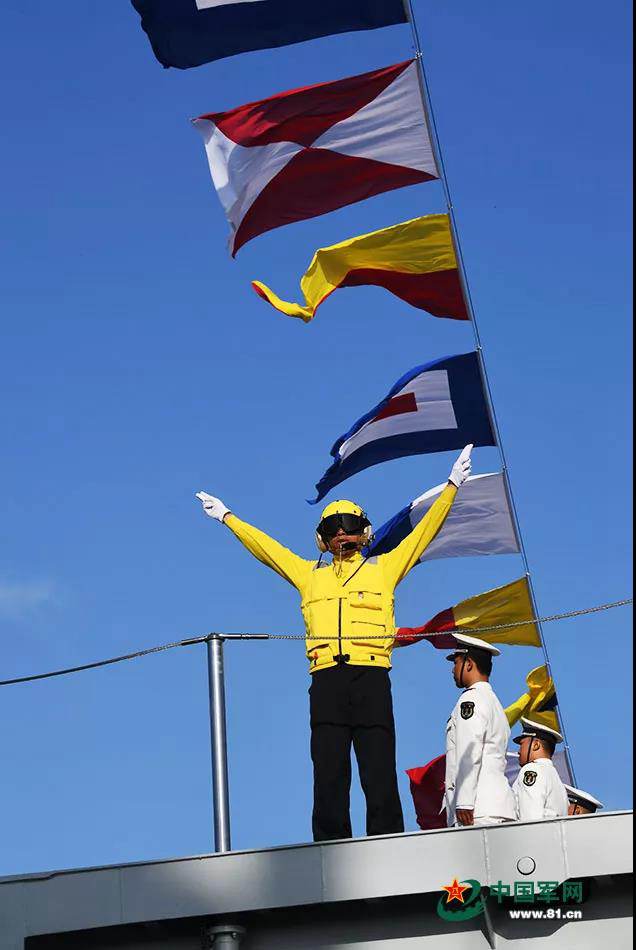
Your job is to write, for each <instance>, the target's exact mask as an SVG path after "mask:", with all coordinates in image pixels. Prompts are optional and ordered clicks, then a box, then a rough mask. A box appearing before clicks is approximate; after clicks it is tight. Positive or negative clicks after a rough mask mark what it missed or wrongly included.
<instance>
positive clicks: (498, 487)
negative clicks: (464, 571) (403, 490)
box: [365, 473, 520, 561]
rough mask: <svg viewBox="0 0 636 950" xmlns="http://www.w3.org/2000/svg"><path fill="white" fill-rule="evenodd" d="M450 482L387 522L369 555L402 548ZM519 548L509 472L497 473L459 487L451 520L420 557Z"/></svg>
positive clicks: (516, 550)
mask: <svg viewBox="0 0 636 950" xmlns="http://www.w3.org/2000/svg"><path fill="white" fill-rule="evenodd" d="M446 484H447V483H446ZM446 484H444V485H438V486H437V488H431V489H430V491H427V492H425V493H424V494H423V495H420V497H419V498H416V499H415V501H412V502H411V504H410V505H408V506H407V507H406V508H403V509H402V511H400V512H398V513H397V515H395V516H394V517H393V518H391V520H390V521H387V522H386V523H385V524H383V525H382V527H381V528H380V529H379V530H378V531H377V532H376V535H375V538H374V539H373V541H372V542H371V544H370V546H369V547H368V548H367V550H366V551H365V554H367V555H369V556H374V555H377V554H386V553H387V551H392V550H393V548H396V547H397V546H398V544H399V543H400V541H402V540H403V539H404V538H406V536H407V535H409V534H410V533H411V531H412V530H413V528H414V527H415V526H416V525H417V524H418V523H419V522H420V521H421V519H422V518H423V517H424V515H425V514H426V513H427V511H429V509H430V508H431V506H432V505H433V503H434V502H435V501H436V500H437V499H438V498H439V496H440V495H441V493H442V492H443V491H444V489H445V488H446ZM519 550H520V548H519V540H518V538H517V533H516V531H515V525H514V520H513V517H512V511H511V509H510V501H509V499H508V492H507V491H506V485H505V482H504V476H503V475H502V474H496V473H495V474H491V475H473V476H472V478H469V479H468V481H466V482H465V483H464V484H463V485H462V487H461V488H460V490H459V491H458V492H457V497H456V498H455V501H454V502H453V506H452V508H451V510H450V512H449V514H448V517H447V518H446V521H445V522H444V524H443V525H442V527H441V529H440V531H439V533H438V535H437V537H436V538H435V539H434V540H433V541H431V543H430V544H429V546H428V547H427V549H426V551H425V552H424V554H423V555H422V557H421V558H420V561H434V560H436V559H437V558H442V557H473V556H476V555H482V554H518V553H519Z"/></svg>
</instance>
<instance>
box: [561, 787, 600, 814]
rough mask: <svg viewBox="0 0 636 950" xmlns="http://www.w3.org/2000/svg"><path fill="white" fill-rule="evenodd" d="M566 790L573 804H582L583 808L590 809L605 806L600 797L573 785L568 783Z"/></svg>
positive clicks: (593, 809) (594, 809)
mask: <svg viewBox="0 0 636 950" xmlns="http://www.w3.org/2000/svg"><path fill="white" fill-rule="evenodd" d="M565 790H566V792H567V793H568V801H569V802H570V804H572V805H582V807H583V808H589V810H590V811H596V810H597V808H603V802H599V800H598V798H594V796H593V795H590V793H589V792H584V791H583V790H582V789H580V788H574V786H572V785H566V786H565Z"/></svg>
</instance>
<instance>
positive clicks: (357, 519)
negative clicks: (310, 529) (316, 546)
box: [318, 514, 370, 540]
mask: <svg viewBox="0 0 636 950" xmlns="http://www.w3.org/2000/svg"><path fill="white" fill-rule="evenodd" d="M369 524H370V522H369V520H368V519H367V518H365V517H364V515H348V514H342V515H328V516H327V517H326V518H323V519H322V521H321V522H320V524H319V525H318V534H319V535H320V537H321V538H323V539H324V540H329V538H335V536H336V535H337V534H338V532H339V531H340V529H341V528H342V530H343V531H344V533H345V534H362V532H363V531H364V529H365V528H368V527H369Z"/></svg>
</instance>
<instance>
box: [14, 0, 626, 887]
mask: <svg viewBox="0 0 636 950" xmlns="http://www.w3.org/2000/svg"><path fill="white" fill-rule="evenodd" d="M415 7H416V10H417V13H418V16H419V24H420V30H421V34H422V40H423V45H424V48H425V57H426V64H427V68H428V72H429V78H430V83H431V88H432V93H433V99H434V104H435V108H436V112H437V118H438V125H439V131H440V135H441V140H442V145H443V149H444V154H445V158H446V164H447V168H448V174H449V177H450V181H451V185H452V188H453V192H454V197H455V204H456V208H457V215H458V220H459V225H460V229H461V235H462V241H463V245H464V252H465V257H466V264H467V269H468V274H469V279H470V283H471V287H472V291H473V295H474V299H475V304H476V309H477V313H478V317H479V321H480V328H481V332H482V336H483V342H484V346H485V351H486V358H487V363H488V367H489V371H490V375H491V379H492V385H493V391H494V397H495V403H496V408H497V411H498V414H499V418H500V423H501V428H502V432H503V438H504V443H505V446H506V449H507V452H508V455H509V461H510V466H511V473H512V484H513V489H514V493H515V497H516V500H517V503H518V507H519V514H520V519H521V525H522V528H523V532H524V536H525V539H526V543H527V548H528V554H529V558H530V563H531V567H532V570H533V575H534V579H535V584H536V589H537V595H538V600H539V606H540V609H541V611H542V612H543V613H546V614H551V613H555V612H558V611H561V610H569V609H573V608H579V607H586V606H590V605H594V604H597V603H602V602H604V601H610V600H616V599H619V598H622V597H624V596H628V595H629V594H630V591H631V560H630V558H631V553H630V534H629V525H630V523H631V514H630V499H631V471H632V469H631V445H630V441H629V440H630V436H629V432H630V421H631V420H630V417H629V412H630V404H631V398H630V371H631V367H630V356H629V354H630V350H631V340H630V329H629V328H630V323H629V306H628V303H629V301H628V296H629V267H630V258H631V252H630V246H629V234H630V219H629V207H630V203H631V198H630V191H629V189H630V184H629V171H630V169H629V161H630V155H629V142H630V139H631V134H630V125H629V122H630V119H629V115H630V103H629V101H628V92H627V89H628V78H629V61H630V54H631V50H630V46H629V39H628V38H629V36H630V35H631V29H630V26H631V23H630V14H629V7H628V4H627V3H625V2H623V0H609V2H608V3H605V4H604V5H603V6H602V8H599V7H598V5H597V4H592V3H591V2H587V0H586V2H583V3H581V2H576V3H575V2H574V0H562V2H560V3H558V4H554V3H549V2H547V0H538V2H536V3H534V4H531V5H528V4H525V5H522V4H511V3H504V2H503V0H493V2H491V3H489V4H486V5H484V4H481V5H479V6H476V5H475V4H474V3H472V2H469V0H457V2H455V3H454V4H447V3H424V2H423V0H419V2H418V0H416V3H415ZM3 27H4V29H3V33H4V36H5V42H4V44H3V45H4V50H3V56H2V66H1V70H2V88H3V90H4V93H5V96H4V105H3V126H4V146H3V154H2V164H3V179H4V184H5V187H4V189H3V192H4V194H3V196H2V199H0V200H1V202H2V205H1V209H2V222H3V224H2V230H1V232H0V234H1V238H0V240H1V242H2V260H3V265H4V266H3V268H2V274H1V275H0V294H1V301H2V313H3V331H2V347H1V348H0V406H1V409H0V420H1V422H0V426H1V429H0V432H1V437H2V444H3V446H4V453H3V463H2V466H1V467H0V498H1V499H2V520H1V527H0V531H1V540H2V543H1V545H0V629H1V630H2V641H1V643H2V647H1V651H2V652H1V656H2V664H1V671H2V675H1V677H0V678H5V677H9V676H19V675H22V674H25V673H29V672H34V671H41V670H46V669H50V668H55V667H60V666H66V665H73V664H75V663H78V662H84V661H89V660H92V659H97V658H101V657H106V656H109V655H114V654H119V653H124V652H128V651H129V650H133V649H137V648H143V647H147V646H152V645H153V644H156V643H162V642H166V641H170V640H174V639H179V638H181V637H187V636H196V635H199V634H203V633H206V632H207V631H209V630H212V629H216V630H221V631H233V632H239V631H258V632H291V633H300V632H301V619H300V613H299V610H298V603H297V596H296V594H295V592H294V591H293V590H292V589H291V588H290V587H288V586H287V585H286V584H285V583H284V582H282V581H280V579H279V578H278V577H276V576H275V575H274V574H271V573H270V572H268V571H267V570H266V569H265V568H263V567H262V566H260V565H259V564H258V563H256V562H255V561H253V560H252V559H250V557H249V556H248V555H247V554H246V553H245V552H244V551H243V549H242V548H241V547H240V545H239V544H238V543H237V542H236V541H235V540H234V539H233V538H232V537H231V535H230V534H229V532H228V531H227V530H225V529H222V528H221V527H219V526H218V525H217V524H216V523H212V522H210V521H209V520H207V519H205V518H204V517H203V516H202V514H201V512H200V508H199V505H198V503H196V502H195V500H194V497H193V496H194V492H195V491H197V490H198V489H206V490H208V491H210V492H212V493H214V494H218V495H220V496H221V498H223V499H224V500H225V501H226V503H227V504H228V505H230V506H231V507H233V508H234V510H235V511H236V513H237V514H239V515H240V516H242V517H244V518H246V519H247V520H251V521H253V522H254V523H255V524H257V525H259V526H260V527H262V528H263V529H264V530H267V531H269V532H271V533H273V534H275V535H276V536H277V537H278V538H279V539H280V540H282V541H283V542H285V543H287V544H288V545H289V546H291V547H293V548H294V549H295V550H297V551H298V552H299V553H301V554H303V555H305V556H308V557H310V556H312V552H313V529H314V526H315V522H316V509H314V508H310V507H309V506H308V505H307V504H306V503H305V501H304V499H305V498H307V497H309V496H310V493H311V490H312V487H313V485H314V483H315V482H316V481H317V479H318V478H319V477H320V475H321V474H322V473H323V471H324V469H325V468H326V467H327V464H328V462H329V456H328V452H329V448H330V446H331V444H332V442H333V440H334V439H335V437H336V436H338V435H339V434H340V433H342V432H343V431H344V430H345V429H346V428H348V426H349V425H350V424H351V422H352V421H353V420H354V419H356V418H357V417H358V416H359V415H361V414H362V413H363V412H364V411H366V410H367V409H368V408H369V407H370V406H371V405H373V404H374V403H375V402H377V401H378V399H379V398H380V397H381V396H382V395H383V394H384V393H385V392H386V391H387V389H388V388H389V387H390V385H392V383H393V382H394V381H395V380H396V379H397V378H398V377H399V376H400V375H402V374H403V373H404V372H405V371H406V370H408V369H409V368H410V367H412V366H414V365H416V364H417V363H422V362H426V361H429V360H431V359H435V358H437V357H440V356H444V355H447V354H452V353H459V352H465V351H467V350H468V349H470V348H471V347H472V345H473V341H472V334H471V329H470V327H468V326H463V325H458V324H457V323H455V322H453V321H444V320H435V319H433V318H431V317H429V316H428V315H426V314H424V313H422V312H419V311H416V310H413V309H410V308H409V307H408V306H407V305H406V304H404V303H402V302H400V301H398V300H397V299H395V298H393V297H391V296H389V295H388V294H387V293H385V292H384V291H381V290H379V289H373V288H363V289H356V290H348V291H343V292H341V293H340V294H336V295H334V296H333V297H332V298H331V299H330V300H329V301H328V302H327V303H326V304H325V305H324V307H323V308H322V310H321V311H320V312H319V314H318V316H317V318H316V320H315V322H314V323H313V324H311V325H309V326H304V325H302V324H301V323H300V322H299V321H291V320H288V319H286V318H284V317H282V316H280V315H278V314H276V313H275V312H274V311H273V310H271V309H269V308H268V307H267V306H266V305H265V304H264V303H263V302H262V301H260V300H259V299H258V298H257V297H256V296H255V295H254V294H253V292H252V290H251V289H250V284H249V281H250V280H251V279H252V278H260V279H261V280H264V281H265V282H266V283H270V284H271V286H272V287H274V289H276V290H277V292H279V293H281V294H282V295H283V296H290V297H292V296H294V295H295V293H296V291H297V284H298V279H299V277H300V275H301V273H302V272H303V270H304V269H305V267H306V265H307V264H308V262H309V260H310V258H311V255H312V253H313V251H314V250H315V249H316V248H317V247H319V246H322V245H325V244H331V243H335V242H337V241H339V240H343V239H344V238H347V237H350V236H352V235H355V234H358V233H363V232H364V231H368V230H373V229H377V228H380V227H385V226H388V225H391V224H394V223H397V222H399V221H401V220H405V219H407V218H409V217H412V216H413V215H414V214H419V213H423V214H424V213H430V212H436V211H441V210H443V199H442V193H441V188H440V186H439V185H438V184H436V183H429V184H426V185H421V186H417V187H413V188H408V189H402V190H401V191H396V192H393V193H391V194H388V195H384V196H380V197H377V198H375V199H372V200H371V201H368V202H365V203H363V204H359V205H355V206H353V207H351V208H346V209H343V210H341V211H339V212H336V213H334V214H331V215H327V216H324V217H322V218H318V219H316V220H314V221H308V222H304V223H301V224H297V225H293V226H291V227H288V228H284V229H280V230H278V231H275V232H273V233H271V234H268V235H265V236H263V237H261V238H259V239H257V240H255V241H253V242H252V243H250V244H249V245H248V246H247V247H245V248H244V250H243V251H242V252H241V253H240V254H239V257H238V259H237V261H235V262H233V261H231V260H230V259H229V257H228V255H227V253H226V238H227V228H226V223H225V220H224V217H223V214H222V211H221V208H220V205H219V204H218V201H217V199H216V196H215V194H214V191H213V189H212V185H211V181H210V178H209V173H208V170H207V164H206V160H205V156H204V152H203V149H202V146H201V142H200V139H199V136H198V134H197V133H196V131H195V130H194V129H192V128H191V127H190V125H189V122H188V119H189V118H190V117H192V116H195V115H198V114H201V113H203V112H210V111H217V110H222V109H225V108H230V107H232V106H235V105H240V104H241V103H244V102H248V101H250V100H253V99H258V98H262V97H265V96H268V95H270V94H273V93H275V92H278V91H280V90H283V89H287V88H292V87H294V86H299V85H304V84H309V83H312V82H318V81H322V80H330V79H337V78H340V77H344V76H347V75H353V74H355V73H357V72H363V71H365V70H368V69H373V68H377V67H380V66H384V65H387V64H389V63H392V62H397V61H400V60H402V59H405V58H407V57H408V56H409V55H410V54H411V52H412V48H411V42H410V34H409V31H408V28H407V27H395V28H390V29H388V30H383V31H377V32H375V33H367V34H350V35H347V36H339V37H334V38H331V39H325V40H318V41H314V42H312V43H307V44H303V45H300V46H293V47H288V48H286V49H281V50H277V51H272V52H261V53H253V54H247V55H245V56H242V57H238V58H234V59H231V60H226V61H222V62H218V63H215V64H211V65H209V66H206V67H202V68H200V69H197V70H190V71H189V72H185V73H181V72H177V71H174V70H168V71H165V70H162V69H161V67H160V66H159V65H158V64H157V63H156V61H155V60H154V58H153V56H152V54H151V51H150V48H149V45H148V43H147V40H146V38H145V35H144V34H143V33H142V32H141V30H140V27H139V24H138V18H137V16H136V14H135V13H134V11H133V9H132V7H131V6H130V4H128V3H127V2H126V0H120V2H119V3H113V2H112V0H111V2H109V3H100V4H95V3H86V2H80V0H67V2H66V3H65V4H62V5H60V4H50V3H48V2H43V0H36V2H34V3H30V4H28V5H24V4H23V3H20V2H18V0H9V2H8V3H5V4H4V5H3ZM453 457H454V453H444V454H443V455H432V456H422V457H419V458H411V459H405V460H400V461H396V462H393V463H389V464H387V465H384V466H381V467H378V468H375V469H371V470H369V471H368V472H366V473H362V474H360V475H358V476H356V477H355V478H353V479H351V480H350V481H349V482H348V483H347V484H346V488H345V487H343V490H342V494H345V493H346V495H349V496H352V497H354V498H356V499H357V500H359V501H360V502H361V503H362V504H364V506H365V508H366V510H367V511H368V512H369V513H370V515H371V516H372V518H373V520H374V521H375V523H376V524H380V523H381V522H383V521H384V520H385V519H386V518H387V517H389V516H390V515H392V514H393V513H394V512H395V511H396V510H397V509H398V508H400V507H402V505H404V504H405V503H407V502H408V501H409V500H410V499H411V498H412V497H414V496H415V495H417V494H420V493H421V492H422V491H424V490H425V489H427V488H429V487H431V486H433V485H435V484H437V483H439V482H441V481H443V480H444V479H445V477H446V476H447V474H448V471H449V469H450V465H451V463H452V461H453ZM497 465H498V461H497V454H496V451H495V450H494V449H480V450H477V451H476V452H475V458H474V469H475V471H477V472H479V471H492V470H494V469H496V467H497ZM521 573H522V566H521V562H520V559H519V558H517V557H513V556H506V557H496V558H482V559H474V558H473V559H465V560H451V561H439V562H434V563H431V564H426V565H423V566H420V567H418V568H416V569H415V570H414V571H413V572H412V574H411V575H410V577H409V578H408V579H407V580H406V581H405V583H404V584H403V585H402V586H401V588H400V589H399V592H398V602H397V619H398V622H399V623H402V624H405V625H414V624H418V623H423V622H424V621H426V620H427V619H429V618H430V617H431V616H433V614H434V613H436V612H437V611H438V610H440V609H443V608H445V607H447V606H449V605H451V604H452V603H454V602H456V601H458V600H460V599H462V598H464V597H467V596H470V595H472V594H476V593H479V592H481V591H483V590H486V589H488V588H490V587H494V586H496V585H498V584H502V583H506V582H508V581H510V580H513V579H515V578H517V577H519V576H520V575H521ZM546 637H547V641H548V645H549V649H550V653H551V655H552V660H553V665H554V670H555V674H556V678H557V687H558V693H559V698H560V702H561V710H562V713H563V715H564V717H565V721H566V725H567V729H568V732H569V737H570V741H571V744H572V747H573V754H574V760H575V765H576V769H577V773H578V779H579V783H580V784H581V785H582V786H583V787H585V788H588V789H589V790H590V791H592V792H593V793H594V794H595V795H597V796H598V797H600V798H601V799H602V800H603V801H604V802H605V803H606V804H607V806H608V807H610V808H623V807H628V806H630V805H631V794H632V793H631V762H630V750H631V739H630V736H629V730H630V728H631V716H632V701H631V679H632V677H631V662H628V661H629V654H630V650H631V610H629V609H623V610H620V611H614V612H612V613H608V614H603V615H598V616H595V617H592V618H587V619H581V620H577V621H568V622H565V623H561V624H552V625H549V626H547V627H546ZM541 662H542V659H541V655H540V653H539V651H536V650H531V649H520V648H519V649H514V650H512V649H511V650H508V651H506V653H505V655H504V656H503V657H502V659H501V660H500V661H499V662H498V663H497V670H496V676H495V679H494V685H495V687H496V689H497V691H498V692H499V695H500V697H501V699H502V701H504V703H506V702H510V701H512V700H514V699H516V698H517V697H518V696H519V694H520V693H521V692H523V686H524V678H525V675H526V673H527V672H528V671H529V670H530V669H531V668H532V667H533V666H538V665H540V663H541ZM227 666H228V684H227V686H228V703H229V711H228V716H229V724H228V725H229V737H230V764H231V792H232V808H233V833H234V843H235V846H236V847H239V848H250V847H261V846H269V845H276V844H283V843H286V842H294V841H305V840H308V839H309V837H310V807H311V769H310V761H309V753H308V715H307V689H308V686H309V678H308V675H307V671H306V663H305V659H304V654H303V648H302V645H299V644H293V643H269V644H267V643H253V644H232V645H230V646H229V647H228V648H227ZM393 684H394V697H395V706H396V717H397V724H398V767H399V769H400V771H401V772H403V770H404V769H406V768H409V767H411V766H415V765H420V764H423V763H425V762H427V761H428V760H429V759H431V758H432V757H433V756H434V755H437V754H439V753H440V752H441V751H443V749H442V742H443V734H444V724H445V721H446V718H447V716H448V714H449V711H450V709H451V707H452V705H453V703H454V702H455V699H456V693H455V689H454V687H453V684H452V682H451V679H450V675H449V669H448V664H446V663H444V662H443V660H442V659H441V657H440V655H438V654H435V653H434V652H433V651H432V650H431V649H430V647H428V646H427V645H424V644H423V645H421V646H420V647H417V648H412V649H411V650H410V651H404V652H403V653H402V654H400V655H397V656H396V662H395V668H394V673H393ZM207 717H208V713H207V686H206V671H205V652H204V648H202V647H196V648H189V649H182V650H178V651H172V652H170V653H165V654H161V655H159V656H155V657H150V658H148V659H145V660H141V661H136V662H134V663H129V664H123V665H120V666H117V667H113V668H108V669H104V670H100V671H97V672H94V673H86V674H82V675H79V676H75V677H67V678H64V679H58V680H53V681H48V682H44V683H37V684H32V685H25V686H18V687H10V688H4V689H0V721H1V722H2V732H3V743H2V748H3V756H2V765H3V775H4V779H3V782H2V793H1V800H2V808H1V809H0V822H1V823H2V827H1V829H0V838H1V840H2V848H1V849H0V874H11V873H20V872H28V871H38V870H44V869H49V868H55V867H73V866H75V867H76V866H82V865H96V864H107V863H112V862H124V861H132V860H145V859H154V858H163V857H169V856H175V855H185V854H193V853H201V852H207V851H209V850H210V849H211V813H210V812H211V806H210V768H209V755H210V751H209V737H208V718H207ZM402 795H403V802H404V806H405V812H406V814H407V825H408V827H409V828H414V827H415V821H414V816H413V811H412V806H411V803H410V798H409V794H408V787H407V785H406V783H405V781H404V779H403V780H402ZM353 816H354V825H355V829H356V832H357V833H361V832H362V828H363V807H362V803H361V796H360V793H359V790H358V789H357V786H356V788H355V789H354V795H353Z"/></svg>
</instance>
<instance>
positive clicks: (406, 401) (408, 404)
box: [313, 353, 496, 504]
mask: <svg viewBox="0 0 636 950" xmlns="http://www.w3.org/2000/svg"><path fill="white" fill-rule="evenodd" d="M470 442H472V444H473V445H495V444H496V440H495V435H494V433H493V428H492V425H491V422H490V416H489V413H488V405H487V403H486V396H485V394H484V388H483V384H482V381H481V375H480V372H479V363H478V358H477V354H476V353H462V354H460V355H459V356H447V357H445V358H444V359H441V360H434V361H433V362H432V363H425V364H424V365H422V366H416V367H415V369H412V370H409V372H408V373H405V374H404V376H402V378H401V379H398V381H397V383H396V384H395V386H393V388H392V389H391V390H390V391H389V392H388V393H387V395H386V396H385V397H384V399H383V400H382V401H381V402H379V403H378V404H377V406H374V407H373V409H371V410H370V412H367V413H366V415H364V416H362V418H361V419H358V421H357V422H355V423H354V424H353V425H352V426H351V428H350V429H349V431H348V432H346V433H345V434H344V435H343V436H341V437H340V438H339V439H338V441H337V442H336V443H335V445H334V447H333V448H332V450H331V455H332V457H333V459H334V462H333V464H332V465H331V467H330V468H328V469H327V471H326V472H325V474H324V475H323V476H322V478H321V479H320V481H319V482H318V484H317V485H316V490H317V492H318V495H317V497H316V499H315V501H314V502H313V503H314V504H315V502H318V501H320V499H321V498H324V496H325V495H326V494H327V493H328V492H329V491H331V489H332V488H333V487H334V486H335V485H338V484H339V483H340V482H343V481H344V480H345V479H346V478H349V476H351V475H355V474H356V473H357V472H361V471H362V470H363V469H365V468H370V466H372V465H378V464H379V463H380V462H387V461H389V460H390V459H397V458H403V457H404V456H407V455H424V454H427V453H430V452H445V451H446V450H450V449H463V447H464V446H465V445H468V444H469V443H470Z"/></svg>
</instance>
